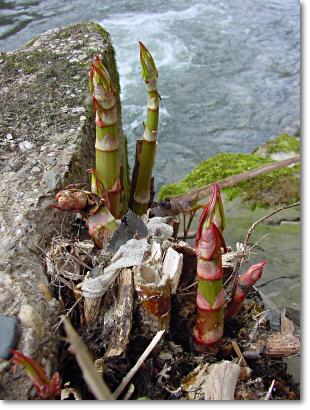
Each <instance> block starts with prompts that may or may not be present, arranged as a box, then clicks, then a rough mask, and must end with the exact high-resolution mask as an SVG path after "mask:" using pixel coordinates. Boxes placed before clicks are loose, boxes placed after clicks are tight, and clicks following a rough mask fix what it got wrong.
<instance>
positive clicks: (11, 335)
mask: <svg viewBox="0 0 310 410" xmlns="http://www.w3.org/2000/svg"><path fill="white" fill-rule="evenodd" d="M16 343H17V320H16V318H15V317H10V316H6V315H1V314H0V359H5V360H6V359H9V358H10V356H11V353H10V349H14V348H15V346H16Z"/></svg>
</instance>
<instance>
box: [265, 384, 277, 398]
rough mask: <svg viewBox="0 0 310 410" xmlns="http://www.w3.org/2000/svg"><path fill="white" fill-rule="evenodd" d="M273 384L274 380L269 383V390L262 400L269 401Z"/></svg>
mask: <svg viewBox="0 0 310 410" xmlns="http://www.w3.org/2000/svg"><path fill="white" fill-rule="evenodd" d="M274 382H275V380H272V383H271V385H270V387H269V390H268V392H267V394H266V396H265V398H264V400H269V399H270V397H271V395H272V389H273V385H274Z"/></svg>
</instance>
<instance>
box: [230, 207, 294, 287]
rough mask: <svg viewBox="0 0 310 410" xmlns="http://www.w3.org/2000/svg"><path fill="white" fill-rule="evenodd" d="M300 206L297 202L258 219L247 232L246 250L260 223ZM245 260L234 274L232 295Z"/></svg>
mask: <svg viewBox="0 0 310 410" xmlns="http://www.w3.org/2000/svg"><path fill="white" fill-rule="evenodd" d="M298 205H300V202H295V203H294V204H291V205H285V206H281V208H278V209H276V210H274V211H272V212H269V214H267V215H265V216H263V217H262V218H260V219H258V220H257V221H255V222H254V223H253V224H252V226H251V227H250V229H249V230H248V232H247V234H246V236H245V239H244V242H243V245H244V248H245V249H246V248H247V244H248V242H249V239H250V236H251V235H252V232H253V230H254V229H255V227H256V226H257V225H258V224H259V223H261V222H263V221H265V220H266V219H268V218H269V217H270V216H272V215H275V214H277V213H278V212H281V211H283V210H284V209H288V208H293V207H294V206H298ZM244 259H245V258H244V257H243V258H241V259H240V262H239V267H238V269H237V270H236V272H234V275H235V278H234V280H233V285H232V293H231V294H233V292H234V290H235V287H236V284H237V279H238V274H239V272H240V270H241V269H242V266H243V263H244Z"/></svg>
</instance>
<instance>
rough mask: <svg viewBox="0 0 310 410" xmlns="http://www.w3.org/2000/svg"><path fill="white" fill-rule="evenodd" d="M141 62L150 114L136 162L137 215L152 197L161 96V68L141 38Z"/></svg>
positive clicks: (134, 193) (134, 203)
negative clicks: (159, 71) (159, 76)
mask: <svg viewBox="0 0 310 410" xmlns="http://www.w3.org/2000/svg"><path fill="white" fill-rule="evenodd" d="M140 62H141V66H142V78H143V80H144V82H145V84H146V86H147V117H146V122H145V127H144V133H143V139H142V143H141V145H139V144H138V146H137V153H136V164H135V170H134V174H135V172H136V177H135V176H134V175H133V178H132V187H131V188H132V192H131V203H130V207H131V208H132V209H133V211H134V212H135V213H136V214H137V215H142V214H144V213H146V211H147V209H148V207H149V205H150V201H151V180H152V172H153V168H154V162H155V156H156V148H157V130H158V119H159V100H160V96H159V94H158V91H157V78H158V71H157V68H156V65H155V62H154V59H153V57H152V55H151V53H150V52H149V51H148V49H147V48H146V47H145V46H144V45H143V44H142V43H141V42H140Z"/></svg>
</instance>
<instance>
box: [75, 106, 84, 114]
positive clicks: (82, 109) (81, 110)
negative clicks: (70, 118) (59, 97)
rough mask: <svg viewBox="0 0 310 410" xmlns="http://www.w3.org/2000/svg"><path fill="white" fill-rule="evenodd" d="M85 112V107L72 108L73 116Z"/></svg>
mask: <svg viewBox="0 0 310 410" xmlns="http://www.w3.org/2000/svg"><path fill="white" fill-rule="evenodd" d="M85 111H86V109H85V107H75V108H72V112H73V114H76V113H78V114H82V113H84V112H85Z"/></svg>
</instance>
